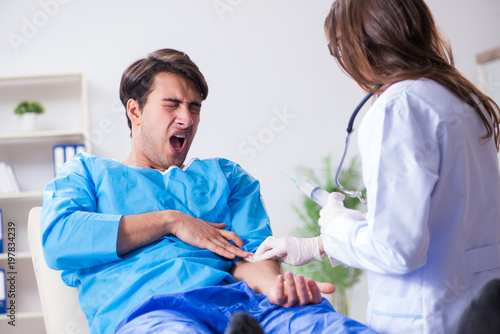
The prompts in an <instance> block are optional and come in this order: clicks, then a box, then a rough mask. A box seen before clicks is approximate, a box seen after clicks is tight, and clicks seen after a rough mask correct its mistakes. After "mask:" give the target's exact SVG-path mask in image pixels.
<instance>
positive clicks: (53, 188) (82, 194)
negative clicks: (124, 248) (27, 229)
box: [41, 155, 121, 270]
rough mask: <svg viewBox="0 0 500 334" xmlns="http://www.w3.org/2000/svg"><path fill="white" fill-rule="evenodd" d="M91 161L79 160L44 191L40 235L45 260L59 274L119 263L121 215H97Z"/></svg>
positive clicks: (79, 158)
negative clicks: (117, 251) (65, 271)
mask: <svg viewBox="0 0 500 334" xmlns="http://www.w3.org/2000/svg"><path fill="white" fill-rule="evenodd" d="M90 170H91V162H90V158H89V157H87V158H85V157H84V156H83V155H79V156H76V157H75V158H74V159H72V160H71V161H70V162H68V163H66V164H65V165H64V166H63V168H62V170H61V171H60V172H59V173H58V175H57V176H56V178H55V179H54V180H53V181H52V182H50V183H49V184H48V185H47V186H46V187H45V189H44V193H43V208H42V215H41V235H42V245H43V250H44V256H45V260H46V262H47V264H48V266H49V267H51V268H53V269H56V270H67V269H81V268H90V267H93V266H97V265H101V264H104V263H109V262H112V261H116V260H119V257H118V255H117V254H116V241H117V238H118V226H119V223H120V219H121V216H120V215H110V214H102V213H97V212H96V211H97V209H96V207H97V203H96V185H95V184H94V181H93V179H92V175H91V171H90Z"/></svg>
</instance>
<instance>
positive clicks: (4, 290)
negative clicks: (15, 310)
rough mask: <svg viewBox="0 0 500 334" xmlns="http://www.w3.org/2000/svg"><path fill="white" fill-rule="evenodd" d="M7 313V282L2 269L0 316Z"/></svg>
mask: <svg viewBox="0 0 500 334" xmlns="http://www.w3.org/2000/svg"><path fill="white" fill-rule="evenodd" d="M5 313H7V281H6V277H5V270H3V269H0V314H5Z"/></svg>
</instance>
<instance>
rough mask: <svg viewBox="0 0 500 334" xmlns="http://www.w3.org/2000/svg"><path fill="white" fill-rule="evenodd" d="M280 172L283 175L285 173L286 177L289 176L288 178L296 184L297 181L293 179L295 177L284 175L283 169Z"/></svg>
mask: <svg viewBox="0 0 500 334" xmlns="http://www.w3.org/2000/svg"><path fill="white" fill-rule="evenodd" d="M281 174H283V175H285V176H286V177H287V178H289V179H290V180H291V181H292V182H293V184H296V183H297V180H295V179H293V178H291V177H290V176H288V175H286V174H285V172H284V171H281Z"/></svg>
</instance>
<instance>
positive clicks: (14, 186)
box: [0, 162, 20, 194]
mask: <svg viewBox="0 0 500 334" xmlns="http://www.w3.org/2000/svg"><path fill="white" fill-rule="evenodd" d="M18 192H20V188H19V182H18V181H17V177H16V173H15V172H14V168H12V166H11V165H7V164H6V163H5V162H0V194H16V193H18Z"/></svg>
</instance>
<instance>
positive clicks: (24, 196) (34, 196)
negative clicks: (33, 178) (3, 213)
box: [0, 191, 43, 201]
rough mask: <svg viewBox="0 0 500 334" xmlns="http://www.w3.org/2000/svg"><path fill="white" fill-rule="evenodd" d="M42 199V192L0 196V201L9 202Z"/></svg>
mask: <svg viewBox="0 0 500 334" xmlns="http://www.w3.org/2000/svg"><path fill="white" fill-rule="evenodd" d="M42 197H43V191H23V192H20V193H15V194H0V201H9V200H14V201H17V200H27V201H31V200H39V199H41V198H42Z"/></svg>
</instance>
